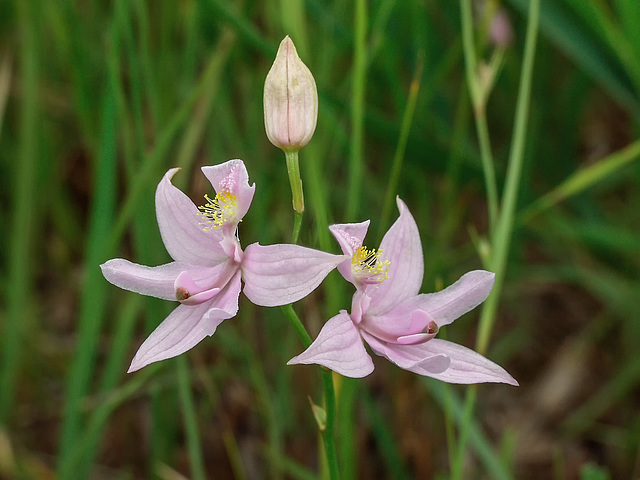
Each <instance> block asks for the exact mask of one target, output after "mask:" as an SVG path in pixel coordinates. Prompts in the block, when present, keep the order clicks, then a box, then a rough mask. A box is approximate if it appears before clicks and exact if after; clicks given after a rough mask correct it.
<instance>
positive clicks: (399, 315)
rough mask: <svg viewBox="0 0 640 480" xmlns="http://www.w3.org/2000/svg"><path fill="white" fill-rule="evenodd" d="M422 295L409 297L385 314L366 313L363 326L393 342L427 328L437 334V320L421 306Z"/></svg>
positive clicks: (423, 331)
mask: <svg viewBox="0 0 640 480" xmlns="http://www.w3.org/2000/svg"><path fill="white" fill-rule="evenodd" d="M420 297H421V296H420V295H417V296H415V297H411V298H408V299H406V300H405V301H404V302H401V303H400V304H399V305H396V306H395V307H393V308H392V309H391V310H389V311H388V312H387V313H385V314H384V315H379V316H377V315H366V316H365V317H364V320H363V322H362V326H361V328H363V329H365V330H366V331H367V332H369V333H370V334H372V335H374V336H376V337H378V338H379V339H381V340H385V341H387V342H393V343H396V342H395V339H397V338H398V337H404V336H408V335H414V334H423V333H425V332H426V330H427V329H428V330H429V331H430V332H433V334H434V335H435V333H436V332H437V330H438V329H437V326H436V322H435V321H434V320H433V318H432V317H431V315H429V314H428V313H427V312H425V311H424V309H421V308H420V304H419V302H418V300H419V299H420ZM354 298H355V296H354ZM434 326H435V327H436V328H435V329H434V328H433V327H434ZM400 343H403V342H400Z"/></svg>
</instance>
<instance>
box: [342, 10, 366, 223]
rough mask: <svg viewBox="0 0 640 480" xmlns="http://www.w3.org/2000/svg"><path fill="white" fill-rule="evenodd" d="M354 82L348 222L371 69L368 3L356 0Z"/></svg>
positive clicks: (357, 183) (356, 196)
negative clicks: (368, 69) (367, 72)
mask: <svg viewBox="0 0 640 480" xmlns="http://www.w3.org/2000/svg"><path fill="white" fill-rule="evenodd" d="M355 3H356V12H355V28H354V30H355V39H354V55H353V83H352V92H353V93H352V96H351V98H352V101H351V155H350V158H349V197H348V199H347V212H346V220H347V221H352V220H354V218H355V216H356V215H357V214H358V205H359V201H360V189H361V185H362V171H363V163H364V162H363V151H364V100H365V84H366V70H367V49H366V37H367V2H366V0H356V2H355Z"/></svg>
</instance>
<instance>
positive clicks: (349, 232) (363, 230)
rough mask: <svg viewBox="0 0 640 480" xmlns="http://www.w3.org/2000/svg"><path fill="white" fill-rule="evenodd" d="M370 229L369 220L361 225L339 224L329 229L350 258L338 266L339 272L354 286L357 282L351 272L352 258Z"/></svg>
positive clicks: (343, 251)
mask: <svg viewBox="0 0 640 480" xmlns="http://www.w3.org/2000/svg"><path fill="white" fill-rule="evenodd" d="M368 228H369V220H365V221H364V222H361V223H339V224H336V225H331V226H330V227H329V230H330V231H331V233H332V234H333V236H334V237H335V238H336V240H337V241H338V243H339V244H340V248H341V249H342V253H344V254H345V255H348V258H346V259H345V260H344V261H343V262H342V263H340V265H338V271H339V272H340V273H341V274H342V276H343V277H344V278H345V280H347V281H348V282H351V283H353V284H354V285H355V282H354V279H353V272H352V270H351V258H352V257H353V254H354V253H355V250H356V248H358V247H361V246H362V244H363V242H364V237H365V235H366V234H367V229H368ZM356 287H357V286H356Z"/></svg>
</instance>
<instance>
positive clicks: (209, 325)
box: [202, 270, 242, 335]
mask: <svg viewBox="0 0 640 480" xmlns="http://www.w3.org/2000/svg"><path fill="white" fill-rule="evenodd" d="M240 277H241V273H240V270H238V271H237V272H236V273H235V275H234V276H233V278H232V279H231V280H230V281H229V283H228V284H227V286H226V287H225V288H224V289H223V290H222V291H221V292H220V293H219V294H218V295H216V296H215V297H214V298H213V300H212V301H211V302H210V303H209V310H208V311H207V313H205V314H204V316H203V317H202V328H203V329H204V331H205V332H206V333H207V335H213V334H214V333H215V331H216V329H217V328H218V325H220V324H221V323H222V321H223V320H226V319H228V318H232V317H235V316H236V314H237V313H238V297H239V296H240V289H241V287H242V285H241V283H240Z"/></svg>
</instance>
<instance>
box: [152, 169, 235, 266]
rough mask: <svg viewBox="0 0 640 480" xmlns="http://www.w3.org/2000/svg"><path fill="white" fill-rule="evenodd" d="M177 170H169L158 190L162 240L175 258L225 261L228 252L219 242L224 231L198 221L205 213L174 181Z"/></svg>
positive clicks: (196, 261) (196, 262)
mask: <svg viewBox="0 0 640 480" xmlns="http://www.w3.org/2000/svg"><path fill="white" fill-rule="evenodd" d="M178 170H179V169H178V168H172V169H171V170H169V171H168V172H167V173H166V174H165V176H164V177H163V178H162V180H161V181H160V183H159V184H158V188H157V190H156V216H157V217H158V227H160V234H161V235H162V241H163V242H164V245H165V247H166V248H167V251H168V252H169V255H171V258H173V259H174V260H177V261H180V262H186V263H191V264H193V265H205V266H212V265H216V264H218V263H220V262H223V261H224V260H226V255H225V254H224V252H223V251H222V247H221V246H220V241H221V240H222V233H221V232H220V231H218V230H215V229H211V230H209V231H205V230H204V228H203V227H202V225H199V224H200V223H201V222H202V217H201V216H200V215H198V208H197V207H196V206H195V205H194V204H193V202H192V201H191V200H190V199H189V197H187V196H186V195H185V194H184V193H182V192H181V191H180V190H179V189H177V188H176V187H174V186H173V185H172V183H171V177H173V175H174V174H175V173H176V172H177V171H178Z"/></svg>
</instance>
